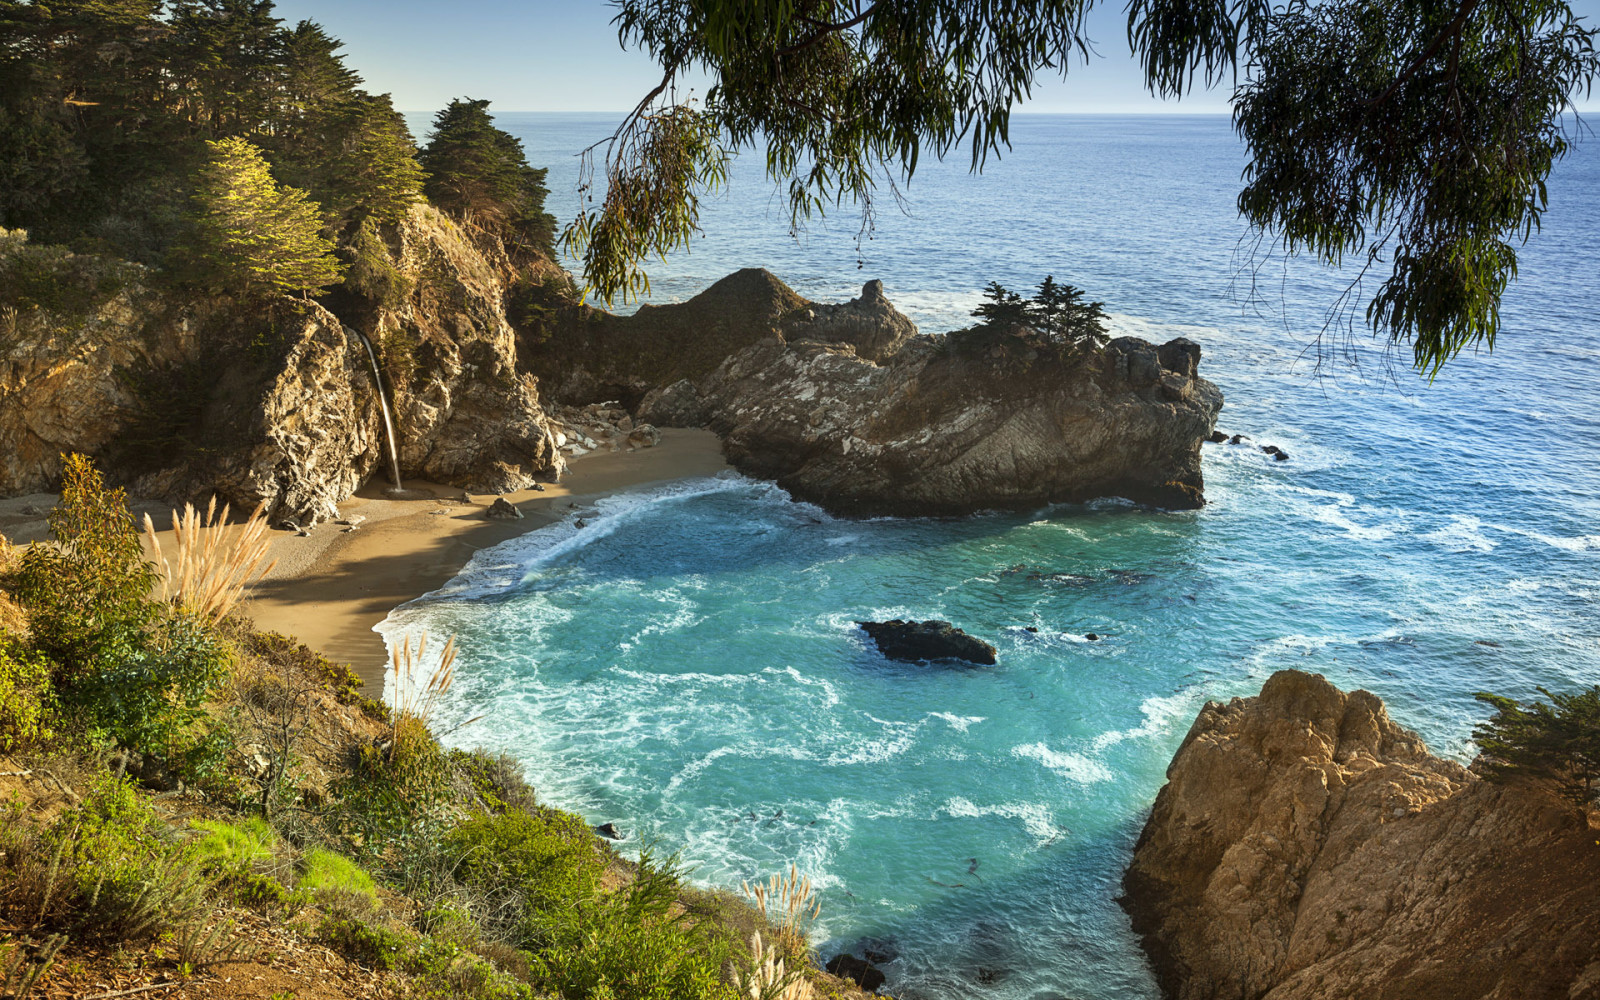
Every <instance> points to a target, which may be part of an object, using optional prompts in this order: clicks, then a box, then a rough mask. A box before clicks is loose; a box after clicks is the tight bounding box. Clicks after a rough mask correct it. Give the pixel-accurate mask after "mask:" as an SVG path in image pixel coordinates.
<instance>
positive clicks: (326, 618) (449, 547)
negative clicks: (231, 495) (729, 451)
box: [158, 429, 732, 699]
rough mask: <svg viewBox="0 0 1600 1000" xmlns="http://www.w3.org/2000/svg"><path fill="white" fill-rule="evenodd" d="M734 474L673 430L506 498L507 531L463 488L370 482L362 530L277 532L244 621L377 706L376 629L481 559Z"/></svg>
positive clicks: (718, 448)
mask: <svg viewBox="0 0 1600 1000" xmlns="http://www.w3.org/2000/svg"><path fill="white" fill-rule="evenodd" d="M731 468H732V466H730V465H728V463H727V462H726V461H725V460H724V459H723V457H722V443H721V441H720V439H719V438H718V437H717V436H716V435H715V434H713V433H712V432H711V431H707V430H685V429H665V430H662V431H661V441H660V443H659V444H657V445H656V446H655V447H653V448H645V449H641V450H638V451H632V452H629V451H619V452H608V453H605V454H600V455H586V456H584V457H582V458H578V459H574V460H572V462H571V464H570V466H569V468H568V472H567V475H566V476H565V478H564V479H563V480H562V482H560V483H545V484H544V490H543V491H535V490H519V491H517V492H515V493H507V494H504V496H505V499H506V500H507V501H509V502H511V503H513V504H515V505H516V507H517V509H519V510H521V511H522V514H523V517H522V519H520V520H511V521H500V520H490V519H489V518H486V517H485V516H484V511H486V510H487V509H488V507H489V504H491V503H493V502H494V495H493V494H473V495H472V496H471V499H472V504H471V505H468V504H465V503H462V502H460V500H459V499H458V498H460V497H461V496H463V495H464V494H463V491H462V490H460V489H457V488H455V487H450V486H441V485H439V484H437V483H429V482H425V481H422V480H407V481H406V483H405V486H406V489H407V490H408V491H416V492H418V493H421V494H424V495H423V496H422V497H420V498H416V499H412V498H407V499H402V500H393V499H389V498H387V497H385V496H384V494H383V488H382V486H381V485H380V484H378V483H376V482H374V483H369V484H368V485H367V486H366V487H363V488H362V489H361V490H359V491H358V492H357V493H356V495H355V496H352V497H351V498H350V499H348V500H346V501H345V502H344V503H342V504H340V505H339V512H340V514H341V515H342V516H343V518H350V517H354V516H358V515H359V516H362V517H365V518H366V520H365V521H364V522H362V524H361V526H360V527H359V528H357V529H356V530H350V529H349V528H347V526H345V525H342V524H338V523H332V524H321V525H318V526H317V527H316V528H313V529H312V531H311V534H310V536H308V537H300V536H298V535H295V534H291V533H288V532H282V531H274V532H273V540H272V546H271V549H270V551H269V554H268V559H269V560H271V559H276V560H277V561H278V562H277V566H276V567H275V568H274V569H273V571H272V572H271V573H270V574H268V575H267V576H266V577H265V578H264V579H262V581H261V582H260V583H258V584H256V585H255V586H254V587H253V588H252V590H251V595H250V597H249V598H248V599H247V600H246V601H245V602H244V604H243V606H242V611H243V613H244V614H245V615H246V616H248V617H250V618H251V619H253V620H254V621H255V624H256V627H257V628H258V629H261V630H263V631H271V632H281V633H283V634H285V635H289V636H293V637H294V638H296V639H298V640H299V641H301V642H303V643H305V644H306V645H307V646H310V647H311V648H312V649H315V650H317V651H318V652H320V653H322V654H323V655H325V656H327V657H328V658H329V659H332V660H334V661H336V662H339V663H348V664H349V665H350V667H351V669H352V670H354V671H355V673H356V675H357V676H359V677H360V678H361V679H362V681H363V682H364V684H365V688H364V690H365V692H366V694H367V695H368V697H372V698H378V699H381V698H382V696H383V687H384V674H385V672H386V668H387V666H388V656H389V653H388V647H387V646H386V645H385V643H384V640H383V636H382V635H381V634H379V633H378V632H376V631H374V630H373V629H374V628H375V626H377V625H378V623H380V622H382V621H383V620H384V619H385V618H387V617H388V615H389V612H391V611H393V610H394V609H395V608H397V607H399V606H400V605H402V604H404V603H406V602H407V601H412V600H415V599H416V598H418V597H421V596H423V595H424V594H427V593H430V592H432V591H434V590H437V589H439V588H440V587H442V586H444V585H445V584H446V583H448V582H449V581H450V580H451V579H452V578H453V577H455V575H456V574H457V573H459V572H460V571H461V570H462V568H463V567H465V566H466V564H467V563H468V561H470V560H471V559H472V557H473V556H474V555H475V554H477V553H478V552H479V551H481V550H483V549H486V548H490V547H492V546H494V545H498V544H499V543H501V542H504V541H506V540H508V539H511V538H516V537H517V536H519V535H523V534H526V533H528V532H530V531H535V530H538V529H539V528H543V527H546V526H548V525H550V524H554V523H555V522H557V521H559V520H561V518H562V517H563V516H564V515H565V514H566V512H567V507H566V505H567V504H571V503H580V502H593V501H595V500H598V499H600V498H602V497H605V496H609V495H611V494H615V493H620V492H624V491H627V490H631V489H637V488H639V487H641V486H647V485H652V484H656V483H663V482H671V481H674V480H679V479H693V478H698V477H701V476H712V475H716V474H717V473H719V472H723V471H727V470H730V469H731ZM558 502H559V505H560V508H559V510H558V509H557V508H558ZM158 523H159V521H158Z"/></svg>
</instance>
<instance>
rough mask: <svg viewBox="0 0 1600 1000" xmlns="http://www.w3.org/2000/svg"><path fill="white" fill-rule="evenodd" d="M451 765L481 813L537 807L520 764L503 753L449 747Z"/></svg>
mask: <svg viewBox="0 0 1600 1000" xmlns="http://www.w3.org/2000/svg"><path fill="white" fill-rule="evenodd" d="M449 758H450V765H451V767H453V768H455V772H456V773H457V774H458V775H460V776H461V777H463V778H465V779H466V781H467V783H468V784H469V785H471V786H472V791H473V793H474V795H475V796H476V797H477V802H476V803H474V805H475V806H476V807H477V808H478V809H479V810H481V811H483V812H488V813H495V814H499V813H504V812H508V811H510V810H512V809H521V810H523V811H525V812H532V811H533V810H534V809H535V808H537V806H538V801H537V799H536V798H535V796H534V794H533V788H532V786H530V785H529V784H528V781H527V779H526V778H525V777H523V774H522V765H521V764H519V763H518V762H517V759H516V758H515V757H512V756H511V755H510V754H506V753H499V754H496V753H490V752H489V751H487V750H483V749H481V748H480V749H477V750H451V751H449Z"/></svg>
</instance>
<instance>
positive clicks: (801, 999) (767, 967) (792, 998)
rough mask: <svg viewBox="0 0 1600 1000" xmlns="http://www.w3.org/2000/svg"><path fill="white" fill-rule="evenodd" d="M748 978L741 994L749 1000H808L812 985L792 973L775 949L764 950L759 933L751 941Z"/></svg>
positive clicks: (793, 970) (741, 988)
mask: <svg viewBox="0 0 1600 1000" xmlns="http://www.w3.org/2000/svg"><path fill="white" fill-rule="evenodd" d="M750 960H751V969H750V974H749V975H748V976H746V977H744V978H743V980H742V981H741V982H740V984H739V985H740V992H741V993H743V994H744V995H745V996H747V997H749V998H750V1000H811V981H810V980H809V979H807V978H806V977H805V976H804V975H802V974H801V972H800V970H798V969H791V968H789V965H788V963H787V962H785V961H784V956H783V955H781V954H780V953H779V951H778V949H777V948H771V947H767V946H766V945H765V944H764V943H763V942H762V940H761V935H760V934H759V933H757V934H753V935H751V937H750Z"/></svg>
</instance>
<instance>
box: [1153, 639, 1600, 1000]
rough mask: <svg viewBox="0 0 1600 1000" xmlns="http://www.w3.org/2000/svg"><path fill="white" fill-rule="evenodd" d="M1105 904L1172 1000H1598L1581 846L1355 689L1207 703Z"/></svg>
mask: <svg viewBox="0 0 1600 1000" xmlns="http://www.w3.org/2000/svg"><path fill="white" fill-rule="evenodd" d="M1167 779H1168V780H1167V784H1166V786H1165V787H1164V788H1163V789H1162V790H1161V792H1160V794H1159V795H1158V796H1157V798H1156V802H1155V807H1154V809H1153V810H1152V812H1151V815H1150V818H1149V821H1148V822H1147V823H1146V825H1145V828H1144V832H1143V834H1142V835H1141V836H1140V838H1139V842H1138V846H1137V847H1136V849H1135V852H1134V859H1133V863H1132V864H1131V866H1130V867H1129V868H1128V871H1127V875H1126V878H1125V881H1124V886H1125V889H1126V896H1125V899H1124V907H1125V908H1126V909H1127V911H1128V913H1129V914H1130V916H1131V917H1132V919H1133V926H1134V930H1135V931H1136V932H1137V933H1139V934H1140V935H1141V936H1142V938H1143V941H1144V945H1145V949H1146V951H1147V952H1148V954H1149V955H1150V958H1151V960H1152V962H1153V963H1154V966H1155V969H1156V972H1157V975H1158V978H1159V979H1160V982H1161V985H1162V988H1163V990H1164V992H1165V993H1166V994H1167V995H1168V996H1169V997H1173V998H1176V1000H1301V998H1304V1000H1312V998H1346V997H1369V998H1373V1000H1477V998H1484V1000H1488V998H1493V1000H1513V998H1518V1000H1521V998H1549V1000H1587V998H1594V997H1600V894H1596V892H1595V891H1594V887H1595V886H1596V885H1597V884H1600V846H1597V842H1600V832H1597V831H1595V830H1593V829H1591V828H1590V827H1589V826H1588V824H1587V823H1586V822H1585V821H1584V820H1582V819H1581V818H1580V817H1579V816H1578V814H1577V813H1576V812H1575V811H1574V809H1573V807H1572V806H1571V805H1570V804H1569V803H1567V802H1564V801H1563V800H1561V799H1559V798H1557V797H1556V796H1554V795H1553V794H1551V793H1550V792H1548V791H1546V790H1543V789H1541V788H1537V787H1532V786H1517V785H1506V784H1496V783H1491V782H1488V781H1485V780H1482V779H1480V778H1479V777H1478V775H1477V774H1475V773H1474V772H1472V771H1470V770H1468V769H1467V768H1464V767H1462V766H1461V765H1459V764H1456V763H1453V762H1451V761H1447V760H1442V759H1440V758H1438V757H1435V756H1433V755H1432V754H1430V753H1429V752H1428V750H1427V748H1426V747H1425V746H1423V743H1422V741H1421V740H1420V739H1418V738H1417V736H1416V735H1414V734H1413V733H1410V732H1408V731H1407V730H1405V729H1403V728H1401V727H1400V726H1398V725H1396V724H1395V723H1394V722H1393V721H1392V720H1391V719H1390V718H1389V716H1388V713H1387V712H1386V711H1385V709H1384V706H1383V703H1382V702H1381V701H1380V700H1379V699H1378V698H1377V697H1376V696H1374V695H1372V694H1370V693H1368V692H1366V691H1353V692H1350V693H1348V694H1347V693H1344V692H1342V691H1339V690H1338V689H1337V688H1335V687H1334V686H1333V685H1332V684H1330V683H1328V681H1326V680H1325V679H1323V678H1322V677H1320V676H1317V675H1314V674H1307V673H1301V672H1299V671H1293V670H1286V671H1281V672H1279V673H1277V674H1274V675H1273V676H1272V677H1271V679H1269V680H1268V681H1267V683H1266V684H1265V685H1264V686H1263V687H1262V689H1261V693H1260V695H1258V696H1257V697H1254V698H1243V699H1240V698H1235V699H1233V700H1232V701H1231V702H1229V703H1228V704H1221V703H1218V702H1211V703H1208V704H1207V705H1206V706H1205V708H1204V709H1203V710H1202V711H1201V712H1200V715H1199V717H1198V718H1197V719H1196V720H1195V723H1194V726H1193V727H1192V728H1191V729H1190V731H1189V734H1188V736H1187V737H1186V738H1185V740H1184V742H1183V745H1182V746H1181V748H1180V749H1179V750H1178V753H1177V755H1176V756H1175V757H1174V758H1173V761H1172V765H1171V766H1170V767H1169V768H1168V771H1167Z"/></svg>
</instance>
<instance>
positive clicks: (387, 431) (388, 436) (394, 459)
mask: <svg viewBox="0 0 1600 1000" xmlns="http://www.w3.org/2000/svg"><path fill="white" fill-rule="evenodd" d="M351 332H352V333H354V334H355V335H356V336H357V337H358V338H359V339H360V340H361V346H362V347H365V348H366V349H367V360H368V361H370V362H372V380H373V382H374V383H375V384H376V385H377V386H378V410H379V412H381V413H382V414H383V434H384V440H385V441H386V442H387V443H388V445H389V478H390V479H392V480H394V491H395V492H396V493H399V492H401V491H403V490H404V489H405V484H404V483H402V482H401V481H400V448H399V446H398V445H397V444H395V437H394V420H393V418H391V417H390V416H389V395H388V393H386V392H385V391H384V389H383V373H382V372H381V371H380V370H379V369H378V352H377V351H374V350H373V349H372V341H371V340H368V339H367V335H366V334H364V333H362V332H361V331H360V330H352V331H351Z"/></svg>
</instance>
